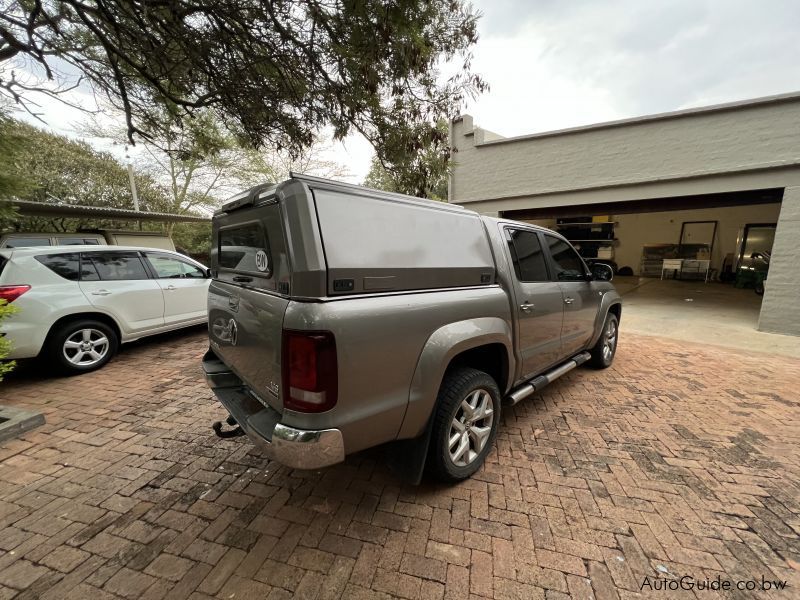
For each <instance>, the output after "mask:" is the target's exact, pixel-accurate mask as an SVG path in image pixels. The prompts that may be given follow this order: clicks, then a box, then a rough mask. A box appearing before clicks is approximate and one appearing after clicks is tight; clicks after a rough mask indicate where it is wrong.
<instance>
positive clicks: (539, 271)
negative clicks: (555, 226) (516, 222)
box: [508, 229, 550, 282]
mask: <svg viewBox="0 0 800 600" xmlns="http://www.w3.org/2000/svg"><path fill="white" fill-rule="evenodd" d="M508 236H509V240H508V246H509V249H510V250H511V256H512V258H513V260H514V271H515V272H516V275H517V279H519V280H520V281H524V282H535V281H549V279H550V278H549V276H548V274H547V263H546V261H545V258H544V252H542V245H541V243H540V242H539V234H537V233H536V232H535V231H525V230H522V229H509V230H508Z"/></svg>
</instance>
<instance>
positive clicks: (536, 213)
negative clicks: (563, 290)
mask: <svg viewBox="0 0 800 600" xmlns="http://www.w3.org/2000/svg"><path fill="white" fill-rule="evenodd" d="M782 196H783V190H782V189H780V188H776V189H764V190H748V191H742V192H734V193H728V194H705V195H699V196H690V197H678V198H659V199H650V200H632V201H628V202H620V203H613V204H612V203H609V204H603V205H588V206H587V205H583V206H581V205H576V206H570V207H556V208H539V209H523V210H512V211H504V212H502V213H501V216H502V217H504V218H509V219H514V220H517V221H523V222H528V223H532V224H535V225H540V226H542V227H547V228H549V229H553V230H555V231H558V232H560V233H561V234H562V235H564V236H565V237H566V238H567V239H569V240H570V241H571V242H572V244H573V245H574V246H575V248H576V249H577V250H578V252H579V253H580V254H581V255H582V256H583V257H584V259H586V261H587V263H589V264H591V263H593V262H603V263H606V264H610V265H611V266H612V267H613V269H614V271H615V280H614V282H615V285H616V287H617V289H618V290H619V291H620V293H621V294H623V295H624V296H625V304H626V325H628V321H630V320H632V321H633V325H632V327H633V329H636V330H637V331H641V332H644V333H652V334H654V335H655V334H658V335H665V336H666V337H673V338H676V339H686V340H691V341H710V342H712V343H715V344H718V345H722V346H728V345H731V346H735V347H742V346H744V345H751V344H752V343H753V338H754V335H753V334H756V335H755V340H756V341H755V343H756V346H761V347H762V349H763V350H764V351H777V352H778V353H782V354H787V355H790V356H800V351H798V346H800V344H798V343H797V340H795V339H792V338H788V339H784V340H780V339H779V340H778V342H777V349H776V341H775V337H774V336H771V335H760V336H759V335H758V332H756V331H754V330H755V329H756V328H757V325H758V316H759V312H760V309H761V299H762V297H761V294H763V289H761V294H759V293H756V288H757V287H758V284H759V282H760V281H761V278H762V277H763V276H765V275H766V272H767V270H768V266H769V265H768V262H767V261H768V257H769V256H771V253H772V246H773V243H774V238H775V229H776V225H777V221H778V216H779V215H780V210H781V199H782ZM700 207H702V208H700ZM605 212H610V213H612V212H613V214H601V213H605ZM754 257H755V258H754ZM765 259H766V260H765ZM676 261H677V262H676ZM665 265H666V267H676V268H665ZM762 285H763V284H762ZM627 309H630V310H627Z"/></svg>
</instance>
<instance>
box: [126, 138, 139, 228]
mask: <svg viewBox="0 0 800 600" xmlns="http://www.w3.org/2000/svg"><path fill="white" fill-rule="evenodd" d="M125 150H126V152H125V154H126V156H125V158H127V159H128V160H127V162H128V179H129V180H130V182H131V196H133V210H135V211H136V212H139V194H137V193H136V180H135V179H134V177H133V164H132V163H131V160H130V157H129V156H127V154H128V153H127V147H126V148H125ZM137 223H138V225H139V231H141V230H142V222H141V221H137Z"/></svg>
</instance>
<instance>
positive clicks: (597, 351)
mask: <svg viewBox="0 0 800 600" xmlns="http://www.w3.org/2000/svg"><path fill="white" fill-rule="evenodd" d="M618 340H619V320H618V319H617V315H615V314H614V313H608V314H607V315H606V322H605V323H604V324H603V332H602V333H601V334H600V339H598V340H597V343H596V344H595V345H594V348H592V349H591V350H590V351H589V353H590V354H591V355H592V358H591V360H590V361H589V364H590V365H592V366H593V367H595V368H597V369H606V368H608V367H610V366H611V363H612V362H614V355H615V354H616V353H617V341H618Z"/></svg>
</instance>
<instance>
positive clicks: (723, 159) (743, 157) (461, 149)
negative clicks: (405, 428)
mask: <svg viewBox="0 0 800 600" xmlns="http://www.w3.org/2000/svg"><path fill="white" fill-rule="evenodd" d="M452 136H453V139H452V145H453V146H454V147H455V148H456V152H455V153H454V155H453V159H454V166H453V169H452V175H451V192H450V193H451V197H450V202H453V203H458V204H462V203H464V204H467V206H469V203H470V202H476V201H477V202H485V201H487V200H498V199H502V198H509V197H535V196H538V195H546V194H553V193H564V192H567V191H574V190H595V191H597V192H599V191H600V190H601V189H602V188H608V187H613V186H630V185H631V184H645V183H655V182H664V181H671V180H676V179H686V178H693V179H695V180H696V179H697V178H699V177H709V176H711V175H719V174H732V173H742V172H752V171H756V172H760V171H763V170H764V169H778V170H779V171H780V170H785V169H786V168H787V167H791V166H797V165H798V164H800V154H798V151H797V140H798V138H800V95H793V96H788V95H787V96H784V97H780V98H772V99H761V100H756V101H751V102H749V103H742V104H737V105H735V106H725V107H710V108H708V109H701V110H695V111H689V112H686V113H680V114H677V115H674V114H673V115H666V116H664V115H657V116H653V117H642V118H640V119H635V120H631V121H628V122H624V123H617V124H611V125H609V124H600V125H597V126H592V127H588V128H580V129H577V130H572V131H566V132H552V133H545V134H539V135H534V136H524V137H521V138H506V139H497V137H498V136H496V134H492V133H491V132H487V131H485V130H483V129H480V128H479V127H476V126H474V125H473V120H472V117H470V116H469V115H464V116H463V117H462V118H461V119H460V120H457V121H455V122H454V123H453V127H452ZM699 184H700V182H696V185H698V186H699ZM773 187H783V184H777V185H774V186H773ZM737 189H756V188H755V187H753V188H737ZM695 193H701V192H695ZM664 195H665V196H671V195H679V194H677V193H675V194H664ZM554 200H556V201H555V202H554V203H551V204H550V205H551V206H556V205H558V204H561V202H558V199H554ZM479 210H483V209H479ZM498 210H506V207H498Z"/></svg>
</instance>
